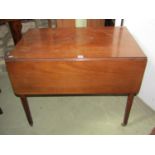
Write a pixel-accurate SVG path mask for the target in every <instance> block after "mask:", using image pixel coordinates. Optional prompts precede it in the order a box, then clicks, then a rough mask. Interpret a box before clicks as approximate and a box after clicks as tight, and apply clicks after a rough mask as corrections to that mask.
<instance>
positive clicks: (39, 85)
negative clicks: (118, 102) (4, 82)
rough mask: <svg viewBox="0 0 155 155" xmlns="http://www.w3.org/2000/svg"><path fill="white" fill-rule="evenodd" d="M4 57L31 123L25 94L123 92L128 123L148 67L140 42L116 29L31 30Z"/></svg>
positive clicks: (125, 121) (16, 92)
mask: <svg viewBox="0 0 155 155" xmlns="http://www.w3.org/2000/svg"><path fill="white" fill-rule="evenodd" d="M5 60H6V65H7V69H8V73H9V77H10V80H11V83H12V86H13V90H14V92H15V94H16V95H18V96H19V97H21V100H22V104H23V107H24V106H25V107H27V108H24V109H25V112H26V115H27V118H28V121H29V123H30V124H31V125H32V118H31V114H30V111H29V108H28V103H27V100H26V96H29V95H47V94H49V95H67V94H72V95H74V94H87V95H89V94H117V95H122V94H125V95H127V96H128V102H127V106H126V110H125V115H124V121H123V125H126V124H127V122H128V117H129V113H130V109H131V106H132V101H133V98H134V95H136V94H137V93H138V91H139V89H140V86H141V82H142V78H143V74H144V70H145V66H146V56H145V55H144V53H143V52H142V50H141V49H140V47H139V46H138V44H137V43H136V42H135V40H134V39H133V37H132V36H131V34H130V33H129V32H128V30H127V29H126V28H119V27H117V28H114V27H103V28H79V29H76V28H58V29H54V30H52V29H33V30H30V31H28V32H27V33H26V34H25V35H24V36H23V38H22V39H21V41H20V42H19V43H18V44H17V46H16V47H15V49H14V50H13V51H11V52H10V53H9V54H8V55H7V56H6V57H5ZM23 97H24V98H23Z"/></svg>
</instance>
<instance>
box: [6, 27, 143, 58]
mask: <svg viewBox="0 0 155 155" xmlns="http://www.w3.org/2000/svg"><path fill="white" fill-rule="evenodd" d="M8 57H9V58H12V59H13V58H14V59H47V58H48V59H71V58H74V59H78V58H88V59H89V58H109V57H110V58H116V57H117V58H124V57H125V58H133V57H134V58H135V57H136V58H141V57H145V55H144V53H143V52H142V50H141V49H140V47H139V46H138V44H137V43H136V41H135V40H134V38H133V37H132V36H131V34H130V33H129V32H128V30H127V28H125V27H103V28H58V29H49V28H43V29H31V30H29V31H28V32H27V33H26V34H25V35H24V36H23V38H22V39H21V40H20V41H19V43H18V44H17V46H16V47H15V49H14V50H13V51H11V52H10V53H9V55H8Z"/></svg>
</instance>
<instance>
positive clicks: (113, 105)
mask: <svg viewBox="0 0 155 155" xmlns="http://www.w3.org/2000/svg"><path fill="white" fill-rule="evenodd" d="M0 88H1V89H2V93H1V94H0V107H1V108H2V110H3V114H2V115H0V134H1V135H3V134H4V135H5V134H7V135H12V134H13V135H14V134H15V135H16V134H17V135H19V134H20V135H21V134H22V135H25V134H33V135H36V134H43V135H46V134H50V135H101V134H102V135H131V134H132V135H143V134H149V133H150V132H151V130H152V128H153V127H154V126H155V111H153V110H151V109H150V108H149V107H147V106H146V105H145V104H144V103H142V102H141V101H140V100H139V99H138V98H137V97H135V99H134V103H133V107H132V109H131V113H130V118H129V123H128V125H127V126H126V127H123V126H121V122H122V120H123V115H124V108H125V105H126V99H127V97H125V96H65V97H64V96H63V97H29V98H28V101H29V105H30V109H31V113H32V117H33V121H34V125H33V127H30V126H29V124H28V122H27V120H26V117H25V113H24V111H23V108H22V105H21V103H20V99H19V98H18V97H16V96H15V95H14V93H13V91H12V88H11V84H10V81H9V79H8V76H7V73H3V74H1V75H0Z"/></svg>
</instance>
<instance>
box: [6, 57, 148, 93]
mask: <svg viewBox="0 0 155 155" xmlns="http://www.w3.org/2000/svg"><path fill="white" fill-rule="evenodd" d="M145 63H146V62H145V61H144V59H142V60H140V59H138V60H128V59H116V58H115V59H114V58H113V59H111V60H109V59H99V60H98V59H88V60H85V59H84V60H79V61H78V60H75V61H74V60H56V61H52V60H39V61H35V60H33V61H26V60H23V61H11V62H8V65H7V66H8V72H9V74H10V79H11V82H12V85H13V88H14V92H15V93H16V94H17V95H20V94H23V95H24V94H31V95H35V94H109V93H110V94H129V93H134V94H135V93H137V92H138V91H139V88H140V84H141V81H142V76H143V72H144V67H145ZM21 77H22V78H21Z"/></svg>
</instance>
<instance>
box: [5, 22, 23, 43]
mask: <svg viewBox="0 0 155 155" xmlns="http://www.w3.org/2000/svg"><path fill="white" fill-rule="evenodd" d="M8 22H9V26H10V30H11V33H12V37H13V40H14V43H15V45H16V44H17V43H18V42H19V40H20V39H21V38H22V32H21V30H22V24H21V20H9V21H8Z"/></svg>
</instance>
